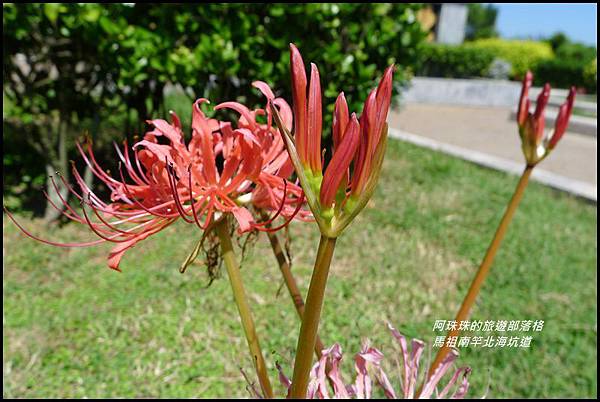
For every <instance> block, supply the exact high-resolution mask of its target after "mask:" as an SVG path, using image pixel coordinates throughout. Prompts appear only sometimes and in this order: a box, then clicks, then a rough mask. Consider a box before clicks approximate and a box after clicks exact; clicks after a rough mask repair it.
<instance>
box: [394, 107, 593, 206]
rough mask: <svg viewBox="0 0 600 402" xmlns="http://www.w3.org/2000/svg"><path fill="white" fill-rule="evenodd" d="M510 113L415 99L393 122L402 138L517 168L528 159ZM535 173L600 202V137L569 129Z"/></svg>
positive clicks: (547, 181)
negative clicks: (599, 161) (598, 191)
mask: <svg viewBox="0 0 600 402" xmlns="http://www.w3.org/2000/svg"><path fill="white" fill-rule="evenodd" d="M511 112H512V110H511V109H510V108H506V107H474V106H455V105H452V106H449V105H432V104H416V103H411V104H405V105H404V106H403V107H402V108H401V109H400V110H393V111H392V112H391V113H390V116H389V118H388V121H389V125H390V128H391V129H395V130H390V133H392V132H393V131H395V132H396V135H395V136H396V137H397V138H401V139H403V140H407V141H410V142H413V143H417V144H418V145H422V146H427V147H429V148H434V149H439V150H441V151H442V152H444V151H445V150H448V152H447V153H451V154H454V155H455V156H460V157H463V158H464V159H468V160H471V161H473V162H476V163H479V161H481V162H482V163H480V164H483V165H487V166H489V167H494V168H497V169H501V170H505V171H514V170H515V168H517V170H518V169H522V167H523V166H524V159H523V154H522V153H521V140H520V138H519V134H518V132H517V124H516V122H515V121H514V119H513V118H511ZM402 133H404V134H407V135H403V134H402ZM391 136H392V137H394V135H391ZM470 154H471V155H470ZM486 159H487V161H486ZM488 162H489V163H488ZM519 167H520V168H519ZM536 171H539V174H538V175H537V179H539V181H541V182H543V183H545V184H548V185H551V186H553V187H555V188H558V189H561V190H565V191H570V192H572V193H574V194H575V195H578V196H582V197H585V198H588V199H591V200H593V201H596V186H597V140H596V137H590V136H586V135H581V134H576V133H571V132H567V133H565V135H564V137H563V138H562V139H561V141H560V143H559V144H558V146H557V147H556V148H555V149H554V151H553V152H552V153H551V154H550V155H549V156H548V157H547V158H546V159H545V160H544V161H542V162H541V163H540V164H539V165H538V167H537V168H536ZM534 172H535V171H534ZM534 179H536V177H534Z"/></svg>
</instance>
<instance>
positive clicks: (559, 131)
mask: <svg viewBox="0 0 600 402" xmlns="http://www.w3.org/2000/svg"><path fill="white" fill-rule="evenodd" d="M532 81H533V74H532V73H531V71H528V72H527V74H525V77H524V78H523V87H522V89H521V97H520V99H519V107H518V110H517V124H518V126H519V135H520V136H521V143H522V148H523V153H524V155H525V159H526V160H527V163H528V164H529V165H532V166H533V165H536V164H537V163H539V162H540V161H541V160H542V159H544V158H545V157H546V156H547V155H548V154H549V153H550V151H552V149H554V147H555V146H556V144H557V143H558V141H559V140H560V139H561V138H562V136H563V135H564V133H565V131H566V130H567V126H568V124H569V118H570V117H571V112H572V110H573V104H574V103H575V87H571V89H570V91H569V95H568V97H567V100H566V101H565V103H563V104H562V105H561V106H560V108H559V110H558V115H557V117H556V123H555V125H554V130H553V131H552V132H551V133H550V134H549V135H548V136H545V133H544V126H545V121H546V120H545V119H546V118H545V115H544V114H545V109H546V106H547V105H548V101H549V100H550V85H549V84H546V85H544V88H543V89H542V92H540V94H539V96H538V99H537V102H536V107H535V111H534V112H533V113H531V112H530V110H529V109H530V103H531V102H530V100H529V89H530V88H531V84H532Z"/></svg>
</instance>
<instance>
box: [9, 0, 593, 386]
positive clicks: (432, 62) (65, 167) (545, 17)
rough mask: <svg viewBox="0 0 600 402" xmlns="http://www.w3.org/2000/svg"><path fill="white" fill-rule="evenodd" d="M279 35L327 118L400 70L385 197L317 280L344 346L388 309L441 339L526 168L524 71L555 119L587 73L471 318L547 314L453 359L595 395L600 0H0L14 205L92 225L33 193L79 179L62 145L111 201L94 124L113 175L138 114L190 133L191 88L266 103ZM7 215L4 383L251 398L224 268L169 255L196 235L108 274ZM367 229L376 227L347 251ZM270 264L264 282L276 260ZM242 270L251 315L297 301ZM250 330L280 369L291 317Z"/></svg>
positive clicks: (161, 244)
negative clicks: (262, 88) (92, 0)
mask: <svg viewBox="0 0 600 402" xmlns="http://www.w3.org/2000/svg"><path fill="white" fill-rule="evenodd" d="M290 42H293V43H295V44H296V45H297V46H298V48H299V49H300V51H301V52H302V55H303V57H304V60H305V62H307V63H308V62H310V61H312V62H315V63H316V64H317V65H318V67H319V70H320V73H321V84H322V86H323V95H324V98H325V99H324V102H323V104H324V107H325V110H324V114H323V115H324V119H325V122H324V127H329V126H330V123H331V113H332V108H333V102H334V101H335V98H336V96H337V94H338V93H339V91H342V90H343V91H344V92H345V94H346V97H347V99H348V101H349V105H350V110H353V111H356V112H357V113H360V111H361V110H362V102H363V100H364V99H365V98H366V96H367V94H368V92H369V90H370V89H371V88H372V87H373V86H374V85H376V83H377V81H378V79H379V77H380V75H381V73H382V72H383V70H384V69H385V67H386V66H388V65H389V64H391V63H395V64H396V66H397V67H398V69H397V72H396V74H395V76H394V80H395V88H394V109H393V111H392V112H391V114H390V118H389V122H390V127H391V130H390V136H391V137H393V138H397V139H399V140H400V141H391V143H390V149H389V152H388V156H387V157H386V165H385V175H382V183H381V185H380V189H379V190H378V196H377V197H375V198H374V200H373V202H372V205H371V204H370V207H369V208H367V211H366V212H365V214H364V217H363V218H361V219H362V221H361V223H356V224H355V225H354V226H356V229H353V230H350V231H349V233H348V235H347V237H346V238H345V239H344V242H343V244H345V246H344V245H343V244H342V245H341V246H340V252H339V255H340V259H339V261H338V265H337V266H334V267H333V271H334V275H337V276H338V280H337V281H334V282H333V283H332V284H331V287H330V289H328V292H330V295H329V296H328V297H330V298H331V299H332V300H333V301H335V302H336V304H335V305H330V306H329V307H328V308H329V310H328V311H326V312H325V313H324V314H325V315H324V322H325V324H324V326H323V328H324V333H325V335H324V338H325V340H326V341H327V343H332V342H334V341H340V342H342V341H343V340H347V343H346V344H344V346H345V347H346V346H347V349H346V350H348V351H349V352H348V353H354V352H355V351H357V350H358V345H359V341H360V338H361V337H362V336H369V337H371V338H372V339H374V340H375V341H379V342H387V341H384V340H385V339H387V338H388V337H387V336H386V335H385V334H384V333H383V332H384V328H383V326H381V325H379V322H380V321H378V320H380V319H383V315H385V316H386V317H387V318H388V319H392V321H393V323H394V324H395V325H396V326H398V327H400V328H401V329H402V330H403V331H404V332H405V333H407V334H408V335H410V336H417V337H420V338H421V339H424V340H425V341H427V342H430V341H431V340H432V338H433V335H435V334H433V333H432V332H431V325H432V323H433V320H435V319H450V315H452V314H454V312H455V310H456V309H457V307H458V303H459V302H460V300H461V298H462V294H463V293H464V291H465V290H466V286H467V284H468V280H469V278H470V277H471V275H472V272H473V269H474V268H475V266H476V265H477V263H478V260H479V259H480V258H481V256H482V255H483V253H484V251H485V248H486V246H487V242H488V241H489V238H491V235H492V233H493V230H494V228H495V225H496V224H497V222H498V220H499V218H500V216H501V213H502V211H503V208H504V206H505V203H506V202H507V201H508V199H509V197H510V194H511V192H512V190H513V186H514V182H515V178H514V177H512V176H510V175H508V174H506V172H509V173H510V172H513V171H515V169H516V170H519V169H521V168H522V164H523V158H522V155H521V151H520V144H519V138H518V134H517V127H516V123H515V117H514V111H515V108H516V102H517V100H518V97H519V93H520V88H521V85H520V80H521V79H522V78H523V75H524V74H525V72H526V71H527V70H531V71H532V72H533V74H534V77H535V78H534V86H536V87H540V86H541V85H543V84H544V83H545V82H549V83H550V84H551V85H552V87H553V88H554V89H553V96H552V99H551V102H550V106H549V110H548V114H547V116H546V118H547V127H548V128H552V127H553V125H554V116H555V113H556V110H557V107H558V106H559V105H560V104H561V103H562V102H563V101H564V98H565V96H566V91H567V89H568V88H569V86H570V85H574V86H576V87H577V91H578V97H577V103H576V106H575V109H574V116H573V118H572V120H571V125H570V128H569V133H568V135H566V136H565V138H564V139H563V140H562V141H561V144H560V145H559V146H558V147H557V150H556V151H555V153H554V154H553V155H551V156H550V157H549V158H548V159H547V160H546V161H544V162H543V163H542V164H541V165H540V168H539V170H540V171H543V173H544V174H543V175H542V174H540V175H539V177H537V179H536V180H538V181H541V182H542V183H544V184H546V185H549V186H550V187H553V188H555V189H559V190H560V192H556V191H554V190H552V189H551V188H549V187H547V186H543V185H540V184H535V183H534V184H533V185H532V186H531V188H530V189H529V190H528V191H529V193H528V196H526V199H525V200H524V202H523V205H522V207H521V211H522V212H521V214H522V215H520V217H521V220H520V221H519V219H518V218H519V215H517V219H516V222H515V223H514V225H513V226H514V227H513V228H512V234H510V233H509V239H507V240H506V242H505V244H504V246H503V247H504V250H505V252H504V254H502V253H500V254H499V256H498V259H497V263H496V265H500V266H502V267H497V269H498V273H497V275H498V276H497V277H494V278H490V282H491V285H490V286H491V287H487V288H485V289H484V293H485V291H486V289H487V293H486V294H485V295H484V294H482V297H481V305H480V306H479V307H478V309H479V310H478V312H477V313H476V314H477V315H478V316H479V317H480V318H481V319H545V320H547V322H548V325H547V329H545V330H544V332H543V336H541V335H540V338H539V339H538V341H539V343H536V341H534V343H533V345H534V346H533V347H532V349H531V350H526V351H520V350H518V351H514V350H513V351H506V350H494V351H488V350H483V351H481V350H477V349H475V350H471V349H469V350H465V351H464V356H463V357H464V359H465V360H464V361H465V362H467V363H469V364H471V365H472V366H473V368H474V371H475V370H478V373H477V374H475V373H474V374H473V376H474V377H473V384H474V385H473V387H474V390H475V391H474V392H475V396H477V395H480V394H483V393H484V392H485V387H486V385H487V384H490V383H491V385H492V391H491V394H490V395H491V396H496V397H509V396H512V397H515V396H516V397H532V396H537V397H544V396H545V397H557V396H568V397H575V396H580V397H590V396H593V395H595V394H596V369H595V365H596V355H597V352H596V318H595V315H596V303H595V299H596V297H595V296H596V286H595V279H596V270H595V265H596V254H595V250H596V246H595V243H596V232H595V225H596V223H595V222H596V209H595V201H596V163H597V156H596V155H597V154H596V110H597V109H596V101H597V98H596V90H597V72H596V60H597V50H596V5H585V4H582V5H557V4H528V5H526V4H487V3H486V4H446V3H431V4H333V3H330V4H289V5H288V4H285V5H282V4H268V5H265V4H205V5H192V4H181V5H166V4H162V5H159V4H134V3H120V4H75V3H73V4H56V3H54V4H41V3H39V4H6V3H5V4H3V45H4V46H3V166H4V169H3V198H4V199H3V202H4V205H6V206H7V207H8V208H9V209H10V210H11V211H14V212H16V213H17V214H18V216H19V217H20V218H21V219H22V220H23V221H24V222H25V223H26V224H27V225H28V227H32V228H33V229H34V231H36V233H41V234H42V235H45V236H46V237H49V236H57V237H58V238H70V239H73V238H77V239H81V238H82V237H84V236H86V234H85V233H86V232H85V230H84V229H79V228H76V227H75V225H62V224H63V223H64V222H62V221H61V219H60V216H61V215H60V212H59V211H57V210H56V209H54V208H52V207H51V206H50V204H49V202H48V201H46V199H45V198H44V197H43V195H42V191H41V190H42V189H43V188H52V184H51V182H50V180H49V176H50V175H52V174H54V172H56V171H59V172H61V173H62V174H63V175H64V176H65V177H66V178H67V180H71V178H70V177H69V176H70V174H69V170H70V161H71V160H72V161H74V163H75V165H76V166H77V167H78V168H80V171H82V172H85V175H84V176H85V180H86V181H87V182H88V184H89V186H90V187H93V188H94V190H95V191H96V192H97V193H99V194H101V195H102V194H103V195H106V194H107V193H106V189H105V188H103V187H102V186H101V185H100V183H95V182H93V176H92V174H91V171H89V170H88V169H86V167H85V165H84V164H83V163H82V160H81V158H80V157H79V156H78V155H77V151H76V148H75V143H76V141H81V140H82V138H83V137H84V136H90V137H91V138H92V139H93V141H94V150H95V155H96V157H97V159H98V161H99V163H100V165H102V166H106V167H107V168H110V169H111V170H116V169H117V162H116V160H115V158H114V155H115V151H114V148H113V141H116V142H117V143H120V142H121V141H123V140H127V141H128V143H129V144H133V143H134V142H135V141H136V138H139V137H140V136H142V135H143V133H144V132H145V131H146V129H147V128H148V126H147V125H146V123H145V121H146V120H147V119H153V118H165V117H167V116H168V111H169V110H173V111H175V112H176V113H177V114H178V115H179V116H180V118H181V120H182V122H183V123H184V127H188V128H189V124H190V119H191V106H192V102H193V101H194V100H195V99H197V98H199V97H205V98H208V99H209V100H210V101H211V103H212V105H213V106H214V105H216V104H218V103H220V102H224V101H228V100H238V101H241V102H244V103H246V104H247V105H248V106H261V107H262V106H263V105H264V100H263V99H261V97H260V94H259V92H258V91H257V90H255V89H254V88H252V87H251V83H252V81H254V80H263V81H266V82H267V83H269V85H271V87H272V88H274V90H275V91H276V95H279V96H283V97H284V98H286V99H287V100H288V101H289V102H290V103H291V96H290V94H291V92H290V84H289V82H290V79H289V50H288V44H289V43H290ZM537 92H538V91H537V90H534V91H532V94H531V97H532V101H533V103H535V98H536V96H537ZM211 107H212V106H211ZM211 107H208V108H207V109H206V112H207V113H208V114H212V113H213V112H212V109H211ZM184 132H186V133H187V134H188V135H189V130H188V131H186V130H184ZM324 136H325V137H324V141H325V143H327V142H328V141H329V138H328V136H329V130H328V129H325V130H324ZM427 148H431V149H435V150H438V151H440V150H441V151H442V153H439V152H434V151H432V150H430V149H427ZM448 154H449V155H448ZM463 159H466V160H467V161H476V163H477V165H473V164H471V163H467V162H464V161H463ZM479 165H483V166H486V167H492V168H493V169H494V170H488V169H482V168H481V167H480V166H479ZM59 191H60V192H61V195H60V196H62V197H63V198H69V194H68V191H67V190H66V189H65V188H64V187H60V186H59ZM51 193H54V192H51ZM52 197H54V198H57V197H59V196H57V195H52ZM71 198H73V197H71ZM55 201H56V200H55ZM70 201H71V202H73V204H74V205H75V204H76V200H73V199H71V200H70ZM55 203H56V204H58V205H61V203H60V202H55ZM482 205H486V208H482V207H481V206H482ZM361 217H362V215H361ZM5 221H6V219H5ZM540 222H543V223H542V224H540ZM3 227H4V240H5V242H4V243H5V246H4V256H5V265H4V279H5V281H4V309H5V315H4V335H5V336H4V391H3V392H4V396H13V397H14V396H17V397H27V396H33V397H36V396H37V397H48V396H55V397H74V396H75V397H81V396H96V397H105V396H174V397H176V396H182V397H194V396H213V395H215V396H226V395H232V394H235V395H241V396H244V395H246V394H245V391H244V386H245V385H244V381H243V379H242V377H241V376H240V375H239V370H238V366H237V364H238V362H239V365H240V366H244V367H246V368H248V367H251V363H249V362H248V361H244V360H243V359H245V357H241V356H242V355H240V356H238V355H237V354H235V353H234V352H233V351H232V348H231V344H235V345H236V347H235V348H234V349H235V350H236V351H237V350H239V351H242V352H243V343H242V342H243V340H242V338H240V337H238V335H239V328H238V324H237V321H236V319H234V318H233V317H235V315H234V310H233V309H231V308H232V307H233V306H230V305H228V303H225V302H222V300H228V299H229V296H230V295H229V293H228V289H227V287H226V286H225V285H226V283H225V284H223V282H225V281H220V282H221V283H220V284H217V285H213V286H212V287H211V289H204V288H203V286H204V274H203V271H202V269H200V268H201V267H199V269H198V270H197V272H195V273H194V272H192V273H190V274H186V275H187V276H185V277H183V279H182V277H180V276H178V275H177V276H176V275H175V274H176V273H175V270H174V269H171V268H174V267H171V266H172V265H173V264H172V261H174V260H175V261H179V259H182V258H183V257H184V254H186V250H185V247H183V248H182V249H181V247H179V246H180V241H179V240H178V239H182V238H188V237H190V238H191V237H194V236H196V234H195V233H194V232H193V231H191V230H190V229H189V228H187V227H186V228H180V229H176V232H175V231H173V232H167V233H165V234H163V233H161V234H160V235H158V236H157V239H158V240H156V243H152V244H153V245H152V246H151V247H150V248H149V249H147V250H143V251H144V252H143V253H142V252H140V250H136V251H132V252H131V253H132V254H134V253H136V252H137V253H138V257H137V258H136V257H131V258H130V259H129V260H127V258H126V259H125V260H124V271H125V272H124V273H123V274H122V275H121V276H116V275H112V273H109V272H105V271H104V264H105V259H104V258H105V255H106V252H107V249H102V248H98V249H86V250H73V251H68V252H65V251H64V250H56V249H53V248H48V247H44V246H41V245H39V244H37V243H35V242H33V241H30V240H24V239H23V238H22V237H21V236H20V234H19V233H18V232H17V230H16V229H15V228H14V226H12V225H10V224H7V223H6V222H5V223H4V226H3ZM302 227H303V226H294V227H293V228H292V230H291V232H292V235H293V236H292V238H294V239H295V240H294V247H293V248H294V253H295V255H296V260H295V261H296V262H295V264H296V265H295V267H297V268H295V269H297V273H298V275H299V277H300V282H301V284H302V285H303V286H306V285H307V284H308V278H309V277H310V267H311V266H312V265H311V264H312V259H313V258H314V255H313V254H312V253H313V251H314V250H313V247H312V246H313V245H314V244H315V241H316V237H315V234H314V233H312V234H310V233H309V234H306V232H305V231H303V230H301V228H302ZM558 228H562V229H561V230H559V229H558ZM174 230H175V229H174ZM182 234H184V235H185V236H183V237H182ZM378 236H385V237H386V239H387V240H390V241H389V242H387V241H386V242H381V243H382V244H378V245H376V246H374V248H373V249H372V250H361V249H362V247H356V245H357V244H365V243H366V242H368V241H370V240H369V239H371V240H372V238H377V237H378ZM88 237H89V236H88ZM150 243H151V241H149V242H148V244H150ZM383 243H385V244H383ZM398 244H402V245H403V247H401V248H402V250H399V249H398V246H397V245H398ZM178 247H179V249H178ZM257 247H258V248H257V250H258V251H256V252H255V254H252V252H251V253H250V255H249V256H248V260H247V261H246V264H247V270H246V271H245V275H251V272H252V269H254V268H255V267H256V270H255V272H256V271H258V272H263V271H260V270H263V266H264V265H265V263H264V261H263V260H262V259H261V257H262V255H264V254H265V253H267V254H266V255H268V250H266V251H265V250H263V249H262V247H264V246H260V245H259V246H257ZM344 247H345V248H344ZM531 250H535V253H536V254H535V255H531ZM261 253H262V255H261ZM540 256H541V257H540ZM399 259H400V260H401V261H399ZM127 264H129V265H127ZM137 265H140V266H137ZM165 267H169V269H166V270H165V269H164V268H165ZM381 267H383V268H385V269H384V270H383V271H382V270H381V269H380V268H381ZM98 270H99V271H98ZM265 272H266V273H264V274H261V275H266V277H268V278H270V280H272V281H274V282H275V283H277V281H278V279H277V278H278V277H277V272H276V270H272V271H265ZM270 276H272V278H271V277H270ZM566 279H569V280H566ZM247 280H248V282H249V287H250V289H251V293H252V297H253V298H254V301H255V302H256V303H257V307H256V309H257V312H256V314H257V316H259V317H262V318H261V319H260V321H266V319H265V317H269V316H276V317H278V320H281V321H278V322H288V321H289V322H294V323H296V321H294V320H295V316H294V312H293V310H292V309H291V308H290V309H287V307H285V308H284V307H281V308H280V307H277V305H276V306H275V307H274V303H275V304H277V303H280V304H285V301H287V300H285V301H284V302H283V303H282V302H281V300H280V299H277V297H280V298H284V296H285V295H283V296H276V295H275V294H274V292H273V291H272V286H269V285H268V283H265V281H264V277H262V276H260V277H257V276H252V277H250V278H248V279H247ZM415 281H416V282H415ZM271 283H273V282H271ZM353 289H354V290H356V289H361V292H360V293H361V294H360V295H359V294H356V292H353V291H352V290H353ZM266 295H267V296H266ZM367 295H370V296H369V297H367ZM276 299H277V300H278V301H275V300H276ZM506 300H512V302H511V304H510V306H508V305H507V303H506ZM228 309H230V310H231V311H229V310H228ZM357 313H358V314H359V315H360V316H361V317H362V318H361V319H360V320H358V319H357V317H356V314H357ZM198 316H200V317H202V318H201V319H199V318H198ZM208 316H210V317H208ZM292 327H293V326H292ZM259 328H262V329H263V330H265V331H266V332H267V333H269V334H270V337H268V340H266V341H265V344H266V347H267V348H268V350H270V351H273V353H274V354H273V355H272V356H271V359H270V360H271V361H272V363H273V364H274V361H275V360H277V359H280V358H281V359H283V360H284V361H285V359H286V358H289V354H290V353H292V352H293V345H294V334H295V333H296V327H293V328H292V329H293V330H289V331H283V332H281V331H280V329H279V328H277V329H276V328H274V327H273V326H271V325H270V324H268V323H265V322H261V323H259ZM288 332H289V333H288ZM343 342H346V341H343ZM387 345H388V346H390V344H389V342H388V343H387ZM346 360H348V361H351V358H350V357H347V358H346ZM347 363H348V364H350V363H349V362H347Z"/></svg>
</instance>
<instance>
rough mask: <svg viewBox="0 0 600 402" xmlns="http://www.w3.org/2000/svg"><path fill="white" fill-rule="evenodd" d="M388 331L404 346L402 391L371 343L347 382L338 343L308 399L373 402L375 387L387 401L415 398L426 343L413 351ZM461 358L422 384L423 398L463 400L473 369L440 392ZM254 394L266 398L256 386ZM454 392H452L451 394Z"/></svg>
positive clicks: (320, 365)
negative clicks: (351, 380) (395, 386)
mask: <svg viewBox="0 0 600 402" xmlns="http://www.w3.org/2000/svg"><path fill="white" fill-rule="evenodd" d="M388 328H389V330H390V331H391V333H392V336H393V337H394V339H395V340H396V341H397V342H398V345H399V347H400V357H401V360H402V365H401V366H400V369H399V376H400V378H399V383H400V384H401V386H400V389H399V392H396V390H395V389H394V385H393V384H392V381H391V380H390V378H389V377H388V376H387V375H386V373H385V371H384V370H383V367H382V362H383V360H384V357H385V356H384V354H383V353H382V352H381V351H379V350H378V349H376V348H374V347H371V346H369V342H368V341H365V342H363V345H362V348H361V351H360V352H359V353H357V354H356V355H355V357H354V370H355V377H354V382H353V383H350V384H348V383H346V381H345V380H344V379H343V377H342V371H341V363H342V358H343V353H342V348H341V347H340V345H339V344H337V343H336V344H334V345H333V346H332V347H330V348H329V349H324V350H323V351H322V355H321V358H320V359H319V361H317V362H316V363H315V365H314V366H313V368H312V370H311V373H310V383H309V386H308V391H307V395H306V397H307V398H308V399H329V398H333V399H354V398H355V399H371V398H372V397H373V390H374V388H375V387H377V388H379V389H380V390H381V391H382V392H383V394H384V395H385V397H386V398H387V399H397V398H399V397H400V398H404V399H415V398H416V397H417V395H416V393H417V389H418V388H419V374H420V373H421V372H422V371H420V370H419V365H420V361H421V357H422V355H423V351H424V349H425V344H424V343H423V342H422V341H420V340H417V339H415V340H413V341H412V342H411V348H410V349H411V350H410V351H409V347H408V342H407V339H406V338H405V337H404V336H403V335H402V334H400V333H399V332H398V331H397V330H396V329H395V328H394V327H392V326H391V325H390V324H388ZM457 358H458V352H457V351H456V350H454V349H453V350H452V353H449V354H448V357H447V358H446V359H445V360H444V362H443V363H442V364H441V365H440V367H439V368H438V369H437V370H436V372H435V373H434V375H432V376H431V377H430V378H429V379H427V380H426V381H425V382H424V383H423V384H422V391H421V394H420V395H419V398H424V399H429V398H436V399H444V398H447V397H449V398H450V399H463V398H464V397H465V395H466V393H467V391H468V389H469V381H468V376H469V374H470V372H471V369H470V368H469V367H461V368H458V369H456V370H455V371H454V373H453V374H452V376H450V378H449V380H448V382H447V383H446V385H445V386H444V387H443V388H442V389H441V390H438V389H437V387H438V386H439V385H440V382H441V380H442V379H443V378H444V376H445V375H446V374H449V372H450V369H451V367H452V365H453V364H454V363H455V361H456V359H457ZM276 366H277V369H278V371H279V381H280V382H281V384H282V385H283V386H284V388H285V389H287V390H288V391H289V389H290V387H291V381H290V379H289V378H288V377H287V376H286V375H285V374H284V373H283V369H282V368H281V366H280V365H279V364H276ZM250 386H251V388H252V389H253V391H254V395H255V396H258V397H262V396H261V394H260V393H259V392H258V391H257V390H256V389H254V388H253V387H252V384H250ZM451 392H452V393H451Z"/></svg>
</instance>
